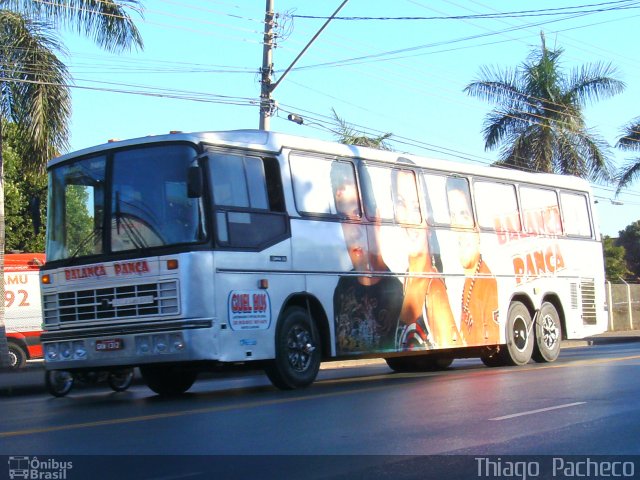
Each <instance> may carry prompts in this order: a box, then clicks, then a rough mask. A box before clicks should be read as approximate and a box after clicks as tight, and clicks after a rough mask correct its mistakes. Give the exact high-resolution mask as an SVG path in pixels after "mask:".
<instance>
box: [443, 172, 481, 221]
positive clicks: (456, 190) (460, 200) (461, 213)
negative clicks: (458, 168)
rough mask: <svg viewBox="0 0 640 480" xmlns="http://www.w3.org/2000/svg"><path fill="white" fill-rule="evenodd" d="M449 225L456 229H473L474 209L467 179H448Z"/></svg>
mask: <svg viewBox="0 0 640 480" xmlns="http://www.w3.org/2000/svg"><path fill="white" fill-rule="evenodd" d="M446 188H447V197H446V198H447V202H448V206H449V224H450V225H451V226H452V227H454V228H473V227H474V226H475V222H474V221H473V207H472V206H471V193H470V191H469V182H468V181H467V179H466V178H460V177H447V187H446Z"/></svg>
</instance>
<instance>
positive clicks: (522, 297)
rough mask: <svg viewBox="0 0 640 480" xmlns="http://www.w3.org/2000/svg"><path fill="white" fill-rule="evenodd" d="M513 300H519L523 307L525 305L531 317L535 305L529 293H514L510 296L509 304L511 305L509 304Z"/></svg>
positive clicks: (534, 311) (534, 310)
mask: <svg viewBox="0 0 640 480" xmlns="http://www.w3.org/2000/svg"><path fill="white" fill-rule="evenodd" d="M514 302H520V303H522V304H523V305H524V306H525V307H527V310H529V313H530V314H531V318H533V316H534V314H535V313H536V307H535V305H534V303H533V300H532V299H531V297H530V296H529V295H527V294H526V293H522V292H519V293H516V294H514V295H513V297H511V300H509V306H511V304H513V303H514Z"/></svg>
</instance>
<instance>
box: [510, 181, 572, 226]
mask: <svg viewBox="0 0 640 480" xmlns="http://www.w3.org/2000/svg"><path fill="white" fill-rule="evenodd" d="M520 200H521V202H522V216H523V220H524V228H525V230H526V231H527V233H531V234H534V235H562V222H561V221H560V208H559V207H558V196H557V195H556V192H555V191H553V190H548V189H544V188H536V187H520Z"/></svg>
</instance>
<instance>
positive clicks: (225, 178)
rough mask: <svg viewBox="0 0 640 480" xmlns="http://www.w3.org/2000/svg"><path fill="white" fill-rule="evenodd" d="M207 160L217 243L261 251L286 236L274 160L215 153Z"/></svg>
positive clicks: (287, 230)
mask: <svg viewBox="0 0 640 480" xmlns="http://www.w3.org/2000/svg"><path fill="white" fill-rule="evenodd" d="M209 158H210V167H211V168H210V177H211V184H212V185H213V200H214V203H215V206H216V212H215V221H216V238H217V241H218V244H219V245H221V246H224V247H240V248H261V247H264V246H267V245H269V244H272V243H273V242H276V241H279V240H280V239H282V238H284V237H286V235H288V232H289V228H288V219H287V216H286V214H285V213H284V210H285V208H284V198H283V194H282V181H281V180H280V169H279V167H278V163H277V160H275V159H264V160H263V159H262V158H260V157H250V156H242V155H231V154H226V155H225V154H218V153H215V154H212V155H211V156H210V157H209Z"/></svg>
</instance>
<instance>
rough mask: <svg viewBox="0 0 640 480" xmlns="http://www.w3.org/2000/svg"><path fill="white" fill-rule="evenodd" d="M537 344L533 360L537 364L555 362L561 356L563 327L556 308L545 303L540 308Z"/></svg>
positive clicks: (537, 323) (537, 324) (536, 329)
mask: <svg viewBox="0 0 640 480" xmlns="http://www.w3.org/2000/svg"><path fill="white" fill-rule="evenodd" d="M535 332H536V343H535V346H534V349H533V359H534V360H535V361H536V362H553V361H554V360H555V359H556V358H558V355H559V354H560V341H561V340H562V325H561V324H560V316H559V315H558V311H557V310H556V307H554V306H553V305H552V304H551V303H549V302H545V303H543V304H542V307H541V308H540V313H539V314H538V320H537V321H536V325H535Z"/></svg>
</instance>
